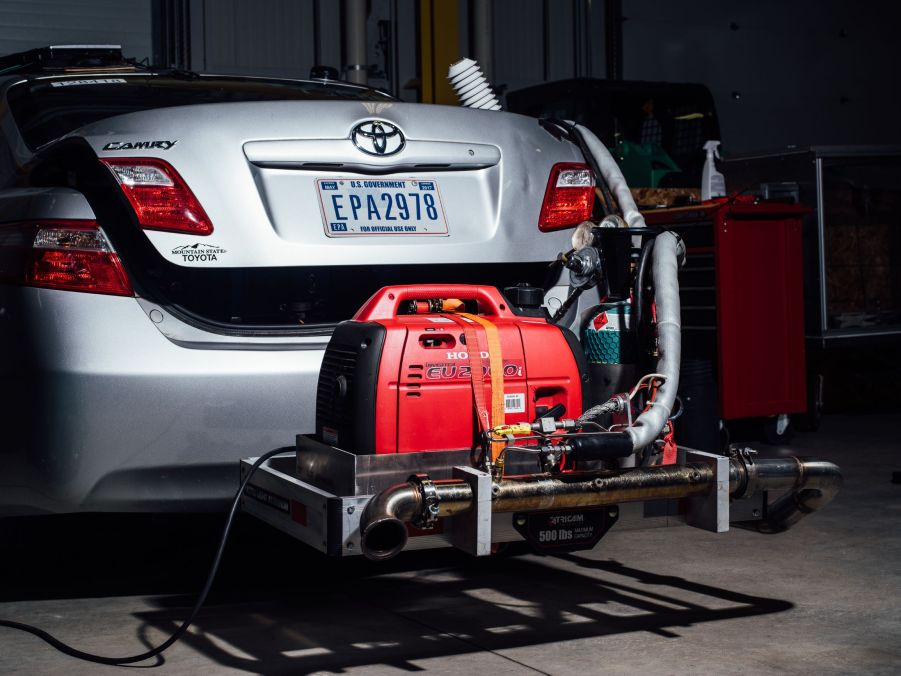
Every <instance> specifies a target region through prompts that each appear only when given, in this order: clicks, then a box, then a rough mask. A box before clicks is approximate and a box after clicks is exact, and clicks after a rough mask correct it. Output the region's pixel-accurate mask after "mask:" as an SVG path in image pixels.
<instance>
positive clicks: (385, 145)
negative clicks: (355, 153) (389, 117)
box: [350, 120, 406, 155]
mask: <svg viewBox="0 0 901 676" xmlns="http://www.w3.org/2000/svg"><path fill="white" fill-rule="evenodd" d="M350 140H351V141H353V142H354V145H355V146H356V147H357V148H359V149H360V150H361V151H363V152H364V153H366V154H367V155H393V154H394V153H398V152H400V151H401V150H403V147H404V145H405V143H406V142H405V141H404V135H403V134H402V133H401V131H400V129H398V128H397V127H395V126H394V125H393V124H391V123H389V122H382V121H381V120H367V121H366V122H361V123H360V124H358V125H357V126H356V127H354V128H353V131H351V132H350Z"/></svg>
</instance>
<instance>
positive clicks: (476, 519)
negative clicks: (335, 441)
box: [448, 467, 491, 556]
mask: <svg viewBox="0 0 901 676" xmlns="http://www.w3.org/2000/svg"><path fill="white" fill-rule="evenodd" d="M453 478H454V479H462V480H463V481H465V482H466V483H468V484H469V485H470V487H471V488H472V495H473V503H472V509H469V510H467V511H465V512H463V513H462V514H458V515H457V516H454V517H451V518H450V519H448V521H449V522H450V524H449V525H450V533H449V535H450V541H451V544H452V545H453V546H454V547H456V548H457V549H462V550H463V551H464V552H467V553H468V554H472V555H473V556H488V555H489V554H491V475H490V474H489V473H487V472H482V471H481V470H477V469H474V468H472V467H454V468H453Z"/></svg>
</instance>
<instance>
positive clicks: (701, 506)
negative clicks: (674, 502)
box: [685, 448, 729, 533]
mask: <svg viewBox="0 0 901 676" xmlns="http://www.w3.org/2000/svg"><path fill="white" fill-rule="evenodd" d="M685 455H686V458H685V459H686V461H687V462H704V463H706V464H708V465H710V466H711V468H712V469H713V472H714V487H713V489H712V490H711V491H710V492H709V493H707V495H701V496H698V497H694V498H688V513H687V514H686V515H685V522H686V523H687V524H688V525H689V526H694V527H696V528H703V529H704V530H709V531H713V532H714V533H725V532H726V531H728V530H729V458H728V457H726V456H724V455H715V454H713V453H705V452H704V451H696V450H694V449H691V448H687V449H685Z"/></svg>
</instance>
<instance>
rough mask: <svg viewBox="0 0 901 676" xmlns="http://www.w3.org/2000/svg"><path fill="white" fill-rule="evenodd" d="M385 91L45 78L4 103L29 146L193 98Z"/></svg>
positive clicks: (229, 81) (207, 79) (285, 83)
mask: <svg viewBox="0 0 901 676" xmlns="http://www.w3.org/2000/svg"><path fill="white" fill-rule="evenodd" d="M390 98H391V97H390V96H388V95H387V94H383V93H381V92H378V91H375V90H372V89H366V88H364V87H354V86H351V85H344V84H338V83H334V84H325V83H320V82H302V81H297V80H268V79H258V78H238V77H215V76H213V77H211V76H200V77H173V76H171V75H152V74H147V75H127V76H96V77H92V78H46V79H40V80H31V81H28V82H22V83H20V84H17V85H14V86H13V87H11V88H10V90H9V92H8V94H7V100H8V101H9V107H10V110H11V111H12V114H13V117H14V118H15V120H16V124H17V125H18V127H19V131H20V132H21V134H22V137H23V138H24V139H25V143H26V144H27V145H28V147H29V148H31V149H32V150H34V149H36V148H39V147H41V146H42V145H44V144H45V143H48V142H50V141H52V140H54V139H57V138H59V137H60V136H63V135H65V134H68V133H69V132H71V131H73V130H75V129H78V128H80V127H83V126H85V125H87V124H91V123H92V122H97V121H98V120H102V119H104V118H107V117H112V116H114V115H122V114H125V113H134V112H138V111H141V110H151V109H154V108H171V107H174V106H190V105H194V104H198V103H225V102H232V101H236V102H246V101H326V100H335V99H338V100H342V99H343V100H370V101H372V100H374V101H384V100H385V99H390Z"/></svg>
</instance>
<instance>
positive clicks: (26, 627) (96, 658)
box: [0, 447, 292, 665]
mask: <svg viewBox="0 0 901 676" xmlns="http://www.w3.org/2000/svg"><path fill="white" fill-rule="evenodd" d="M290 450H292V449H291V448H290V447H284V448H276V449H274V450H272V451H269V452H268V453H264V454H263V455H261V456H260V457H259V458H257V460H256V462H254V463H253V465H252V466H251V467H250V471H248V472H247V476H245V477H244V480H243V481H242V482H241V486H240V487H239V488H238V492H237V493H236V494H235V499H234V500H233V501H232V506H231V509H230V510H229V512H228V519H227V520H226V522H225V529H224V530H223V531H222V539H221V540H220V541H219V549H218V550H217V551H216V557H215V558H214V559H213V565H212V567H211V568H210V572H209V574H208V575H207V578H206V583H205V584H204V585H203V591H201V592H200V596H198V597H197V602H196V603H195V604H194V608H193V609H192V610H191V614H190V615H188V619H186V620H185V621H184V622H182V624H181V626H180V627H179V628H178V629H176V630H175V631H174V632H173V633H172V635H171V636H170V637H169V638H167V639H166V640H165V641H163V642H162V643H161V644H160V645H158V646H157V647H156V648H151V649H150V650H148V651H146V652H143V653H141V654H140V655H130V656H128V657H106V656H104V655H95V654H93V653H86V652H84V651H83V650H78V649H77V648H73V647H72V646H70V645H68V644H66V643H63V642H62V641H60V640H59V639H58V638H56V637H54V636H52V635H51V634H49V633H47V632H46V631H44V630H43V629H40V628H39V627H34V626H32V625H30V624H25V623H24V622H13V621H12V620H2V619H0V627H9V628H10V629H18V630H20V631H25V632H28V633H29V634H34V635H35V636H37V637H38V638H39V639H42V640H44V641H46V642H47V643H49V644H50V645H52V646H53V647H54V648H56V649H57V650H59V651H60V652H62V653H65V654H66V655H69V656H71V657H77V658H78V659H80V660H85V661H87V662H94V663H96V664H112V665H121V664H134V663H135V662H143V661H144V660H149V659H150V658H151V657H156V656H157V655H160V654H162V653H163V652H164V651H166V650H168V649H169V648H171V647H172V646H173V645H175V643H176V642H177V641H178V640H179V639H180V638H181V637H182V636H184V634H185V632H186V631H188V628H189V627H190V626H191V624H192V623H193V622H194V619H195V618H196V617H197V613H198V612H199V611H200V608H201V607H202V606H203V604H204V602H205V601H206V597H207V595H209V593H210V588H211V587H212V586H213V580H214V579H215V578H216V573H217V572H218V571H219V564H220V563H221V562H222V553H223V552H224V551H225V543H226V542H227V541H228V533H229V531H230V530H231V527H232V523H233V522H234V520H235V514H236V513H237V511H238V505H239V504H240V502H241V495H242V494H243V493H244V489H245V488H247V483H248V482H249V481H250V478H251V477H252V476H253V475H254V473H255V472H256V471H257V470H258V469H259V468H260V466H261V465H262V464H263V463H264V462H266V461H267V460H268V459H269V458H271V457H273V456H276V455H278V454H279V453H284V452H286V451H290Z"/></svg>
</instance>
